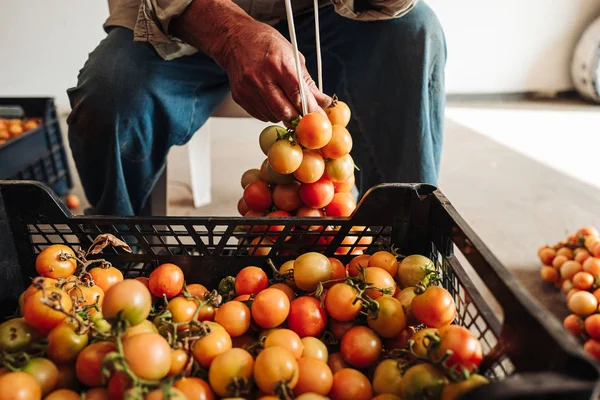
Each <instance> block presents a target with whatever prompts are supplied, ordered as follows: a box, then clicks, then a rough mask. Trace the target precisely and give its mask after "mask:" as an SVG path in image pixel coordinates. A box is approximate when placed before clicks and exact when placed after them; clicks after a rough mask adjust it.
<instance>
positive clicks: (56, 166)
mask: <svg viewBox="0 0 600 400" xmlns="http://www.w3.org/2000/svg"><path fill="white" fill-rule="evenodd" d="M0 106H20V107H21V108H23V110H24V112H25V116H26V117H32V118H33V117H35V118H41V119H42V124H41V125H40V126H39V127H37V128H35V129H32V130H30V131H28V132H25V133H24V134H22V135H20V136H18V137H16V138H12V139H10V140H8V141H7V142H6V143H4V144H3V145H0V179H11V180H13V179H14V180H36V181H40V182H43V183H45V184H47V185H48V186H50V187H51V188H52V189H53V190H54V191H55V192H56V193H57V194H58V195H59V196H65V195H66V194H67V192H68V191H69V190H70V189H71V188H72V186H73V184H72V180H71V172H70V169H69V163H68V161H67V154H66V151H65V146H64V143H63V138H62V135H61V131H60V124H59V121H58V117H57V114H56V107H55V106H54V100H53V99H51V98H48V97H38V98H24V97H23V98H21V97H14V98H0Z"/></svg>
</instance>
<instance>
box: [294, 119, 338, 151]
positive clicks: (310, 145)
mask: <svg viewBox="0 0 600 400" xmlns="http://www.w3.org/2000/svg"><path fill="white" fill-rule="evenodd" d="M331 136H332V126H331V122H329V120H328V119H327V117H326V116H324V115H322V114H319V113H317V112H312V113H308V114H306V115H305V116H304V117H302V119H301V120H300V122H299V123H298V126H297V127H296V138H297V139H298V142H299V143H300V144H301V145H302V146H304V147H306V148H307V149H313V150H315V149H320V148H321V147H323V146H325V145H326V144H327V143H329V141H330V140H331Z"/></svg>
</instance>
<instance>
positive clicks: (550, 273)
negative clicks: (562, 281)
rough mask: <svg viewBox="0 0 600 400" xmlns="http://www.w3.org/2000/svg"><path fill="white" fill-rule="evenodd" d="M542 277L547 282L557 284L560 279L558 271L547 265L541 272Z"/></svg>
mask: <svg viewBox="0 0 600 400" xmlns="http://www.w3.org/2000/svg"><path fill="white" fill-rule="evenodd" d="M540 276H541V277H542V279H543V280H544V281H546V282H556V281H558V278H559V277H560V275H559V273H558V271H557V270H556V268H554V267H549V266H547V265H545V266H543V267H542V269H541V270H540Z"/></svg>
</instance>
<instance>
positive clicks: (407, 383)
mask: <svg viewBox="0 0 600 400" xmlns="http://www.w3.org/2000/svg"><path fill="white" fill-rule="evenodd" d="M445 385H446V377H445V376H444V374H443V373H442V372H441V371H440V370H438V369H437V368H436V367H434V366H433V365H431V364H417V365H414V366H412V367H410V368H409V369H408V370H407V371H406V372H405V373H404V376H402V398H403V399H404V400H421V399H423V398H434V399H437V398H439V397H440V396H441V394H442V390H444V386H445Z"/></svg>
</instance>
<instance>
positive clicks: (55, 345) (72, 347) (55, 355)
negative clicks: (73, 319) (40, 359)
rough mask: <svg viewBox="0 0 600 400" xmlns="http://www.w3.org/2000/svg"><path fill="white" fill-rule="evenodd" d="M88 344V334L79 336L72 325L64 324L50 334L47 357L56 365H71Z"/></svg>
mask: <svg viewBox="0 0 600 400" xmlns="http://www.w3.org/2000/svg"><path fill="white" fill-rule="evenodd" d="M87 344H88V336H87V334H84V335H78V334H77V333H76V332H75V330H74V329H73V327H72V326H71V325H70V324H68V323H62V324H60V325H58V326H56V327H55V328H53V329H52V330H51V331H50V333H49V334H48V347H47V348H46V355H47V356H48V358H49V359H51V360H52V361H54V362H56V363H71V362H73V361H75V360H76V359H77V355H78V354H79V353H80V352H81V351H82V350H83V349H84V347H85V346H87Z"/></svg>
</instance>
